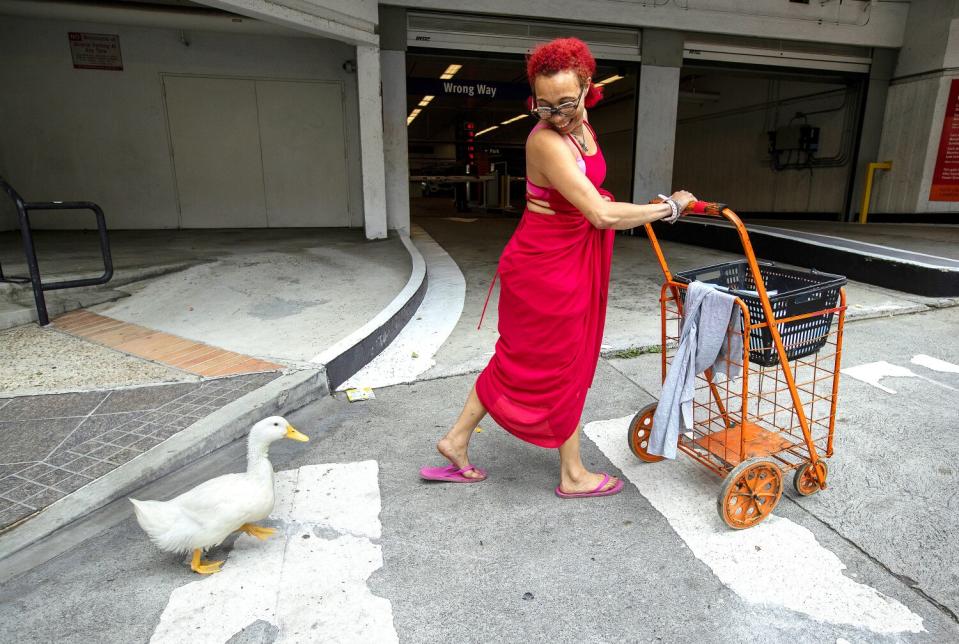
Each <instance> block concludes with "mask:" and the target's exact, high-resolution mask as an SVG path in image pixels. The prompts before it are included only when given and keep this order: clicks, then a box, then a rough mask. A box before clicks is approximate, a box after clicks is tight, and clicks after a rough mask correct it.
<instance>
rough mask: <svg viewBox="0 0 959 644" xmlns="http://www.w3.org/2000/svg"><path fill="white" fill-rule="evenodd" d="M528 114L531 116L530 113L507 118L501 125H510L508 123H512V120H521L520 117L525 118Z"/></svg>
mask: <svg viewBox="0 0 959 644" xmlns="http://www.w3.org/2000/svg"><path fill="white" fill-rule="evenodd" d="M527 116H529V114H520V115H519V116H514V117H513V118H511V119H506V120H505V121H503V122H502V123H500V125H508V124H510V123H512V122H514V121H518V120H520V119H524V118H526V117H527Z"/></svg>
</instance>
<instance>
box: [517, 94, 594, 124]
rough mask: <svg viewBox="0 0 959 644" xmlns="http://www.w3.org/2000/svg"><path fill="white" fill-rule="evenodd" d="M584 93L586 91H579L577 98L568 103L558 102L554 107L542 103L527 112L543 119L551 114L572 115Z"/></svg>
mask: <svg viewBox="0 0 959 644" xmlns="http://www.w3.org/2000/svg"><path fill="white" fill-rule="evenodd" d="M585 94H586V91H585V90H583V92H581V93H580V95H579V98H577V99H576V100H575V101H570V102H569V103H560V104H559V105H557V106H556V107H551V106H548V105H542V106H539V107H534V108H533V109H531V110H530V111H529V112H530V114H533V115H535V116H538V117H539V118H541V119H543V120H544V121H545V120H546V119H548V118H552V117H553V116H572V115H573V114H575V113H576V109H577V108H578V107H579V103H580V101H582V100H583V96H584V95H585Z"/></svg>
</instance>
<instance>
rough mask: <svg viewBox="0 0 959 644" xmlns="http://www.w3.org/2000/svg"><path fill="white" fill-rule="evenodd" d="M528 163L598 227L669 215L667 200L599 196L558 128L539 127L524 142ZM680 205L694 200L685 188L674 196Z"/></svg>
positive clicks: (633, 223) (644, 221)
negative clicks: (636, 200)
mask: <svg viewBox="0 0 959 644" xmlns="http://www.w3.org/2000/svg"><path fill="white" fill-rule="evenodd" d="M526 154H527V163H529V162H532V164H533V165H534V166H535V168H536V170H537V171H538V172H539V173H540V174H543V175H545V176H546V178H547V179H548V180H549V183H550V185H551V186H553V187H554V188H555V189H557V190H559V192H560V194H562V195H563V197H565V198H566V200H567V201H569V202H570V203H571V204H573V205H574V206H576V208H577V209H578V210H579V211H580V212H582V213H583V215H584V216H585V217H586V218H587V219H588V220H589V221H590V223H592V224H593V225H594V226H596V227H597V228H613V229H616V230H627V229H629V228H635V227H637V226H642V225H644V224H648V223H650V222H653V221H658V220H660V219H662V218H664V217H668V216H669V215H670V214H671V213H672V210H671V209H670V207H669V205H668V204H666V203H659V204H643V205H637V204H632V203H628V202H619V201H607V200H605V199H603V197H602V196H600V194H599V192H598V191H597V190H596V188H595V187H593V184H592V183H590V181H589V179H587V178H586V175H584V174H583V173H582V171H581V170H580V169H579V167H578V166H577V165H576V158H575V157H574V155H573V151H572V150H570V149H569V146H567V145H566V143H565V142H564V141H563V138H562V136H561V135H560V134H558V133H557V132H554V131H552V130H548V129H542V130H540V131H539V132H536V133H534V134H533V136H531V137H530V139H529V142H528V143H527V149H526ZM674 198H675V199H676V202H677V204H678V205H679V207H680V209H683V208H685V207H686V205H687V204H688V203H690V202H692V201H695V197H693V196H692V195H691V194H689V193H688V192H681V193H677V194H676V196H675V197H674Z"/></svg>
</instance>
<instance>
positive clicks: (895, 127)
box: [869, 0, 959, 221]
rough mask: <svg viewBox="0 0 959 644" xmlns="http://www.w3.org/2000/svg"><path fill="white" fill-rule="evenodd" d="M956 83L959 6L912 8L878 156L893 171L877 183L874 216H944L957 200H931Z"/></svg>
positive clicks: (928, 1)
mask: <svg viewBox="0 0 959 644" xmlns="http://www.w3.org/2000/svg"><path fill="white" fill-rule="evenodd" d="M953 80H959V4H957V3H956V2H955V1H954V0H925V1H924V2H913V3H911V4H910V5H909V15H908V18H907V20H906V27H905V31H904V37H903V45H902V48H901V49H900V50H899V55H898V57H897V59H896V66H895V71H894V73H893V77H892V79H891V80H890V81H889V90H888V95H887V98H886V110H885V116H884V118H883V126H882V134H881V137H880V143H879V153H878V155H877V156H878V157H879V158H880V159H881V160H883V161H892V169H891V170H889V171H884V172H879V173H877V177H876V179H875V181H874V182H873V196H872V206H871V207H870V210H869V211H870V220H874V218H873V215H880V214H890V215H894V216H901V215H915V214H926V213H929V214H932V213H943V216H944V218H945V219H946V220H947V221H951V220H952V215H951V214H947V213H955V212H956V211H957V210H959V201H931V200H930V199H929V196H930V194H929V193H930V187H931V185H932V181H933V175H934V169H935V164H936V159H937V156H938V152H939V141H940V138H941V135H942V128H943V122H944V120H945V118H946V105H947V102H948V101H947V99H948V96H949V91H950V88H951V86H952V82H953Z"/></svg>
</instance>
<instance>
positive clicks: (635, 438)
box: [626, 403, 663, 463]
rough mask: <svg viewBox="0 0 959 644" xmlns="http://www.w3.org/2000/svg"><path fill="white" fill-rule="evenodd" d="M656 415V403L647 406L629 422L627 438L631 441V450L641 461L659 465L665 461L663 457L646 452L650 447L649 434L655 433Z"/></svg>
mask: <svg viewBox="0 0 959 644" xmlns="http://www.w3.org/2000/svg"><path fill="white" fill-rule="evenodd" d="M655 413H656V403H651V404H649V405H646V406H645V407H643V408H642V409H640V410H639V411H638V412H636V415H635V416H633V420H631V421H630V422H629V433H628V435H627V436H626V438H627V440H628V441H629V449H631V450H632V451H633V454H635V455H636V458H638V459H639V460H641V461H646V462H647V463H658V462H659V461H661V460H663V457H662V456H657V455H656V454H650V453H649V452H647V451H646V448H647V447H649V434H650V433H651V432H652V431H653V415H654V414H655Z"/></svg>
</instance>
